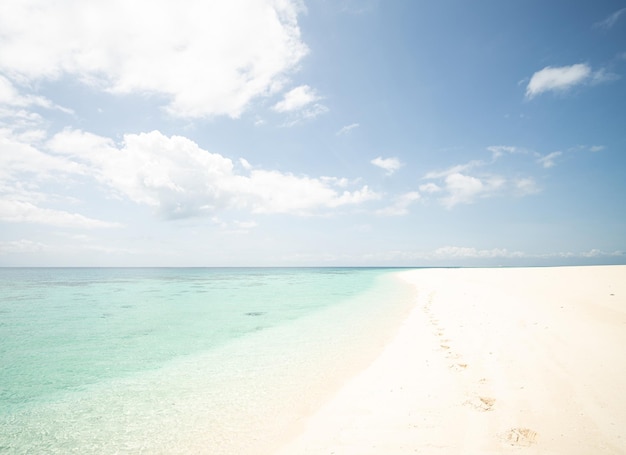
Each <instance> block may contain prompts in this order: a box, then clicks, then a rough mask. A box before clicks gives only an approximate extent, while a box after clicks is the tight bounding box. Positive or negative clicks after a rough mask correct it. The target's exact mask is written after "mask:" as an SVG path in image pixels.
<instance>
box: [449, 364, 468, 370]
mask: <svg viewBox="0 0 626 455" xmlns="http://www.w3.org/2000/svg"><path fill="white" fill-rule="evenodd" d="M450 368H451V369H453V370H454V371H463V370H465V369H466V368H467V363H455V364H452V365H450Z"/></svg>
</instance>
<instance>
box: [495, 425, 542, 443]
mask: <svg viewBox="0 0 626 455" xmlns="http://www.w3.org/2000/svg"><path fill="white" fill-rule="evenodd" d="M502 440H503V441H504V442H505V443H507V444H509V445H512V446H516V447H529V446H531V445H533V444H534V443H535V442H537V432H536V431H534V430H531V429H530V428H511V429H510V430H509V431H507V432H506V433H504V434H503V435H502Z"/></svg>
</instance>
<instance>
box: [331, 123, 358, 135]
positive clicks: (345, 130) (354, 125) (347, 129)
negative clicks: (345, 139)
mask: <svg viewBox="0 0 626 455" xmlns="http://www.w3.org/2000/svg"><path fill="white" fill-rule="evenodd" d="M358 127H359V124H358V123H351V124H350V125H346V126H344V127H343V128H341V129H340V130H339V131H337V132H336V133H335V135H336V136H342V135H344V134H348V133H349V132H350V131H352V130H354V129H356V128H358Z"/></svg>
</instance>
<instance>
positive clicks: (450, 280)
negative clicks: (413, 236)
mask: <svg viewBox="0 0 626 455" xmlns="http://www.w3.org/2000/svg"><path fill="white" fill-rule="evenodd" d="M398 275H399V276H400V277H402V278H403V279H404V280H405V281H408V282H409V283H411V284H412V285H413V286H415V287H416V289H417V292H418V295H417V298H416V302H415V306H414V309H413V310H412V312H411V313H410V314H409V315H408V317H407V318H406V319H405V321H404V322H403V323H402V325H401V326H400V327H399V328H398V330H397V332H396V335H395V337H394V338H393V339H392V340H391V341H390V342H389V343H388V344H387V345H386V346H385V347H384V350H383V351H382V353H381V354H380V355H379V356H378V357H377V358H376V359H375V360H374V361H373V362H372V363H371V364H370V365H369V366H368V367H367V368H366V369H364V370H363V371H361V372H360V373H358V374H357V375H356V376H354V377H352V378H351V379H349V380H348V381H347V382H346V383H344V384H343V386H342V387H341V388H340V389H339V391H338V392H337V393H336V394H335V395H334V396H333V397H332V398H331V399H330V401H328V402H326V403H325V404H324V405H323V406H322V407H321V408H320V409H318V410H317V411H315V412H314V414H313V415H311V416H310V417H309V418H308V419H307V420H306V422H305V423H304V430H303V431H302V432H301V433H300V434H299V435H297V436H296V437H295V438H294V439H292V440H291V441H289V442H286V444H285V445H284V446H283V447H282V448H281V449H280V450H279V451H277V452H276V454H277V455H292V454H293V455H297V454H319V453H335V454H355V455H356V454H359V455H364V454H390V453H393V454H394V455H396V454H398V455H401V454H409V453H411V454H413V453H420V452H426V453H437V454H447V453H450V454H453V453H479V452H480V453H494V454H495V453H498V454H499V453H513V452H515V453H517V452H519V451H520V450H522V451H524V452H525V453H569V454H581V455H582V454H588V453H606V454H617V453H624V451H626V434H622V429H623V428H626V392H624V391H623V390H624V388H623V378H624V377H626V360H625V359H624V356H623V346H624V345H626V266H581V267H576V266H568V267H534V268H493V269H490V268H480V269H464V268H460V269H414V270H410V271H399V272H398Z"/></svg>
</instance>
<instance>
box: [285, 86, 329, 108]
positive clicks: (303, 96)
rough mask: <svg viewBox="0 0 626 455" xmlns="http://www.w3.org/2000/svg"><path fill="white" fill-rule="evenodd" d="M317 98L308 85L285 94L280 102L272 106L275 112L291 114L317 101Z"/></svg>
mask: <svg viewBox="0 0 626 455" xmlns="http://www.w3.org/2000/svg"><path fill="white" fill-rule="evenodd" d="M318 99H319V96H318V95H317V94H316V93H315V91H314V90H313V89H312V88H311V87H309V86H308V85H301V86H300V87H296V88H294V89H292V90H290V91H288V92H287V93H285V96H284V98H283V99H282V101H279V102H278V103H276V104H275V105H274V110H275V111H276V112H291V111H296V110H300V109H302V108H303V107H304V106H307V105H309V104H311V103H312V102H314V101H317V100H318Z"/></svg>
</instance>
